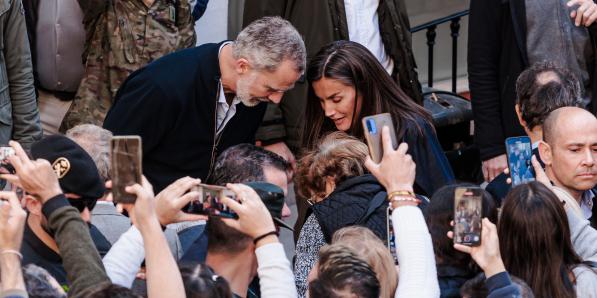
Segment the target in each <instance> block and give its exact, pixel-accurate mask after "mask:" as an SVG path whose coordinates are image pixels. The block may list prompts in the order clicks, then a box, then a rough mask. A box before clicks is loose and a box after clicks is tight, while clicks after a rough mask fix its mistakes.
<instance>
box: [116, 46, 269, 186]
mask: <svg viewBox="0 0 597 298" xmlns="http://www.w3.org/2000/svg"><path fill="white" fill-rule="evenodd" d="M220 45H221V43H220V44H205V45H202V46H199V47H196V48H192V49H187V50H182V51H179V52H176V53H173V54H169V55H166V56H164V57H162V58H160V59H158V60H156V61H154V62H152V63H150V64H149V65H147V66H145V67H144V68H141V69H139V70H137V71H135V72H133V73H132V74H131V75H130V76H129V77H128V78H127V80H126V81H125V82H124V83H123V84H122V86H121V87H120V89H119V90H118V93H117V94H116V99H115V102H114V105H112V108H111V109H110V111H109V112H108V114H107V116H106V119H105V121H104V127H105V128H106V129H108V130H110V131H112V132H113V133H114V135H139V136H141V137H142V140H143V173H144V174H145V176H146V177H147V179H148V180H149V182H151V183H152V184H153V187H154V189H155V191H156V193H157V192H159V191H160V190H162V189H164V188H165V187H166V186H168V185H169V184H171V183H172V182H174V181H175V180H177V179H178V178H181V177H184V176H191V177H194V178H201V180H203V181H205V180H206V179H207V177H208V176H209V173H210V172H211V170H212V166H213V163H214V161H215V158H216V157H217V156H218V154H219V153H220V152H222V151H224V150H225V149H226V148H228V147H231V146H234V145H237V144H240V143H253V142H254V138H255V131H256V130H257V127H259V125H260V123H261V119H262V118H263V114H264V113H265V108H266V104H265V103H261V104H259V105H257V106H256V107H254V108H249V107H246V106H244V105H243V104H242V103H241V104H238V105H237V106H236V114H235V115H234V117H232V119H230V121H229V122H228V123H227V124H226V127H225V128H224V130H223V132H222V133H221V134H220V136H219V138H216V107H217V104H216V103H217V101H218V94H219V79H220V67H219V48H220Z"/></svg>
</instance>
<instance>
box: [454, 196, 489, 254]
mask: <svg viewBox="0 0 597 298" xmlns="http://www.w3.org/2000/svg"><path fill="white" fill-rule="evenodd" d="M482 204H483V199H482V190H481V189H480V188H472V187H458V188H456V189H455V190H454V243H458V244H463V245H468V246H478V245H480V244H481V216H482V210H483V209H482Z"/></svg>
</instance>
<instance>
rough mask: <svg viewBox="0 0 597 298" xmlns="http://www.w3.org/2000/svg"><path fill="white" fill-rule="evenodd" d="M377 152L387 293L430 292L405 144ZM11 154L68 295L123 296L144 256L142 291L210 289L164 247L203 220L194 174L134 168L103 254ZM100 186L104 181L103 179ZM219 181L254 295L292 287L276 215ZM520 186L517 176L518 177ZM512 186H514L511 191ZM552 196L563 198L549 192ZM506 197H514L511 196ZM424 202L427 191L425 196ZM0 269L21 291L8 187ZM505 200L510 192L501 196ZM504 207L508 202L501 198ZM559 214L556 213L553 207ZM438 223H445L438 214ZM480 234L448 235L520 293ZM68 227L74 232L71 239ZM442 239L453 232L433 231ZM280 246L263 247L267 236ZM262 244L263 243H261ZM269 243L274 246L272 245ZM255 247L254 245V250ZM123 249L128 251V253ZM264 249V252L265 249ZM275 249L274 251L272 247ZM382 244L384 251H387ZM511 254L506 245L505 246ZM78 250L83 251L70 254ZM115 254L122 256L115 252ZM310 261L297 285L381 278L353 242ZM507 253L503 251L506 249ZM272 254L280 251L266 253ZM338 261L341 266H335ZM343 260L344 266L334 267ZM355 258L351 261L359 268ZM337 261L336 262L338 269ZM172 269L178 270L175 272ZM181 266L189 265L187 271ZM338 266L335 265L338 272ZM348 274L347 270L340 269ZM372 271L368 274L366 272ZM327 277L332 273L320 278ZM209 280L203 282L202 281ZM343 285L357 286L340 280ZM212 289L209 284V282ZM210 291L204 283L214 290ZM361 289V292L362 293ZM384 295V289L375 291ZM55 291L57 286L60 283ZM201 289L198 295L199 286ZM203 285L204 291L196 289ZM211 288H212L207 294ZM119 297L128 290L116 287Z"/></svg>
mask: <svg viewBox="0 0 597 298" xmlns="http://www.w3.org/2000/svg"><path fill="white" fill-rule="evenodd" d="M382 142H383V149H384V155H383V158H382V160H381V162H380V163H379V164H378V163H375V162H373V161H372V160H371V159H370V158H369V157H367V158H366V160H365V162H364V165H365V167H366V168H367V169H368V170H369V172H370V173H371V174H372V175H373V176H375V177H376V179H377V180H378V181H379V183H380V184H381V185H382V186H383V187H384V188H385V189H386V191H387V193H389V194H392V193H396V194H397V195H393V196H390V201H389V204H388V205H389V208H390V209H391V215H390V217H391V220H392V228H393V235H392V236H393V237H394V238H395V243H397V247H396V258H397V263H398V264H399V265H398V266H397V267H396V268H395V269H396V270H397V274H398V279H397V280H398V284H397V286H396V288H395V289H392V290H390V292H391V293H390V294H389V295H390V296H393V297H438V296H439V295H440V282H439V280H438V272H437V268H438V265H439V263H438V260H439V259H438V258H437V257H436V254H437V252H436V251H435V250H434V249H436V247H434V241H433V240H432V236H431V233H430V231H429V228H428V221H426V218H425V216H424V214H423V212H422V211H421V209H420V208H419V206H418V205H419V204H420V203H421V200H420V199H418V198H417V197H415V196H412V195H410V193H412V192H413V184H414V181H415V173H416V165H415V163H414V161H413V158H412V157H411V156H410V155H409V154H408V153H407V152H408V146H407V145H406V144H404V143H403V144H400V145H399V146H398V148H397V149H394V148H392V144H391V140H390V137H389V130H388V129H387V128H385V127H384V128H383V129H382ZM10 146H11V147H12V148H14V150H15V153H16V154H15V155H14V156H11V157H9V161H10V163H11V165H12V166H13V167H14V170H15V171H14V173H13V174H2V176H1V178H2V179H5V180H7V181H8V182H10V185H12V186H13V187H15V188H20V189H22V191H23V193H24V195H25V196H32V197H34V198H35V199H36V200H38V201H39V202H40V203H41V204H42V205H43V207H42V211H43V213H44V215H45V216H46V218H47V220H48V222H47V225H46V227H47V229H48V230H49V232H50V233H52V235H53V237H54V239H56V243H57V245H58V249H59V250H60V254H61V257H62V259H63V264H64V268H65V270H66V272H67V275H68V280H69V282H70V287H69V289H68V295H69V296H72V297H104V296H102V295H106V293H108V291H112V290H114V288H117V289H119V290H120V291H125V292H126V293H128V294H129V295H130V297H137V296H135V294H134V293H133V292H132V291H131V290H130V288H131V286H132V284H133V281H134V280H135V277H136V276H137V275H138V273H139V270H140V268H141V265H142V263H143V261H145V270H144V275H145V279H146V283H147V296H148V297H152V298H153V297H210V296H209V295H210V294H205V293H207V292H204V293H203V294H197V292H192V290H189V284H188V282H187V280H186V279H185V273H184V272H187V271H185V270H186V269H184V268H179V265H178V264H177V260H176V259H175V258H174V256H173V255H172V253H171V251H170V249H169V247H168V243H167V240H166V237H165V235H164V228H165V226H167V225H170V224H173V223H180V222H186V221H201V220H209V217H207V216H205V215H197V214H189V213H185V212H183V211H181V209H182V208H183V206H185V205H186V204H188V203H189V202H190V201H191V200H193V199H194V198H196V197H197V196H198V193H197V192H195V191H189V190H190V189H192V188H193V187H194V186H197V185H198V184H199V183H201V181H200V180H199V179H192V178H188V177H185V178H181V179H179V180H178V181H176V182H174V183H173V184H171V185H170V186H168V187H167V188H165V189H164V190H163V191H162V192H160V193H159V194H158V195H155V194H154V192H153V189H152V186H151V185H150V184H149V182H148V181H147V180H146V179H145V178H143V182H142V184H135V185H131V186H128V187H127V188H126V191H127V192H129V193H131V194H133V195H134V196H135V197H136V200H135V202H134V203H133V204H119V205H118V206H117V207H118V209H120V210H121V211H125V210H126V212H127V213H128V216H129V217H130V218H131V222H132V224H133V226H132V227H131V228H130V229H129V231H127V232H126V233H125V234H123V235H122V236H121V237H120V239H119V240H118V241H117V242H116V243H115V244H114V245H113V247H112V249H111V250H110V251H109V252H108V254H107V255H106V256H105V257H104V258H103V260H102V259H101V258H100V256H99V255H98V253H97V251H96V248H95V246H94V244H93V243H92V240H91V237H90V235H89V232H88V230H87V229H86V225H87V224H86V223H84V222H83V220H82V219H81V217H80V216H79V211H77V209H76V208H74V207H71V206H70V205H69V203H68V201H67V200H66V197H65V194H64V193H63V191H62V190H61V188H60V184H59V182H58V177H57V176H56V173H55V171H54V169H53V168H52V165H51V164H50V163H49V162H48V161H46V160H43V159H38V160H31V159H30V158H29V157H28V155H27V154H26V153H25V151H24V150H23V149H22V148H21V146H20V145H19V144H18V143H16V142H11V143H10ZM532 163H533V166H534V168H535V172H536V180H537V181H538V182H534V183H533V184H531V185H530V186H528V187H529V188H530V189H539V190H541V189H552V188H553V187H552V185H551V183H550V181H549V179H548V178H547V176H546V175H545V173H544V171H543V169H542V167H541V165H540V164H539V163H538V162H537V160H536V159H535V158H533V160H532ZM106 187H107V188H108V189H110V187H111V182H110V181H108V182H107V183H106ZM226 187H227V188H228V189H230V190H231V191H233V192H234V193H235V194H236V199H232V198H223V199H222V201H221V203H223V204H224V205H226V206H227V207H228V208H230V209H231V210H233V211H234V212H235V213H236V214H237V215H238V219H225V220H223V222H224V223H225V224H226V225H227V226H228V227H230V228H233V229H235V230H237V231H239V232H241V233H243V234H244V235H246V236H248V237H249V238H251V239H253V242H254V249H255V253H256V254H257V266H258V268H257V272H258V276H259V278H260V288H261V296H262V297H296V296H297V292H296V289H295V280H294V276H293V273H292V271H291V270H290V262H288V260H287V259H286V257H285V256H284V254H283V251H282V249H281V244H280V243H279V240H278V238H277V233H276V225H275V223H274V220H273V219H272V216H271V215H270V211H268V208H267V207H266V206H265V205H264V203H263V202H262V199H261V198H260V197H259V195H258V194H257V193H256V192H255V191H254V190H253V189H252V188H251V187H249V186H247V185H244V184H227V185H226ZM525 187H526V186H525ZM513 193H516V189H515V191H513ZM556 194H557V195H558V202H559V201H565V198H562V195H561V194H558V192H556ZM510 201H515V199H511V200H510ZM433 203H434V202H433V201H432V202H431V204H433ZM0 204H1V205H0V274H1V276H0V278H1V289H2V295H4V296H5V297H8V296H10V297H27V295H28V294H27V291H28V289H27V287H26V283H25V282H24V279H23V273H22V272H23V271H22V267H21V259H22V255H21V253H20V248H21V242H22V239H23V231H24V227H25V224H26V220H27V214H26V212H25V210H23V208H22V207H21V202H20V198H18V197H17V193H16V192H14V191H3V192H0ZM508 204H510V202H509V203H508ZM505 209H506V210H505V211H504V212H506V213H507V212H508V210H507V209H508V207H506V208H505ZM566 212H567V213H566V214H567V217H568V218H567V219H566V221H567V222H568V224H569V233H570V239H569V241H571V243H572V245H574V248H575V249H576V253H577V254H578V255H579V258H582V260H590V259H592V258H594V257H595V256H597V249H593V248H591V247H590V246H587V245H585V244H586V243H588V242H591V241H594V240H595V239H596V238H597V235H596V233H595V230H594V229H592V228H591V227H590V226H589V225H588V224H587V222H586V221H584V220H582V219H579V218H578V217H576V216H575V215H574V213H573V212H571V211H570V210H568V209H566ZM562 214H565V213H564V211H562ZM445 224H446V225H454V223H453V222H447V223H445ZM481 225H482V231H481V241H480V243H479V245H478V246H467V245H462V244H453V249H454V250H457V251H459V252H462V253H465V254H468V255H470V257H471V258H472V260H473V261H474V262H475V263H476V264H477V265H478V266H479V268H480V269H481V270H482V271H483V273H484V277H483V280H484V284H485V287H486V289H487V290H488V293H487V295H488V297H526V296H525V295H523V292H524V291H522V290H521V288H520V286H518V285H515V284H513V282H512V280H511V278H510V275H509V273H508V271H507V266H506V264H507V260H506V259H504V258H503V255H502V254H501V253H500V239H499V236H498V235H500V236H508V235H509V234H508V231H501V230H499V228H498V227H497V226H496V223H492V222H491V221H490V220H489V219H488V218H483V219H482V223H481ZM73 237H75V238H76V239H77V241H73ZM442 237H444V238H445V239H452V238H453V237H454V234H453V232H451V231H450V232H448V233H447V234H446V235H444V236H442ZM276 245H277V246H279V247H280V250H279V251H278V250H271V248H272V246H276ZM268 248H269V249H268ZM276 248H277V247H276ZM260 251H261V253H259V252H260ZM129 252H131V253H130V254H129ZM266 252H267V253H266ZM280 252H281V253H280ZM388 253H389V251H386V252H385V254H388ZM510 254H512V252H510ZM81 255H85V256H86V257H85V258H80V257H78V256H81ZM122 255H126V256H127V257H126V258H125V259H124V260H123V259H122ZM320 257H321V259H320V261H319V263H318V264H316V265H315V266H314V267H313V269H312V270H311V273H310V274H309V285H313V287H309V290H308V293H307V295H310V296H311V297H316V296H317V295H322V294H325V293H326V290H325V289H326V287H328V288H332V289H335V290H341V289H340V288H334V287H338V285H344V286H346V287H349V288H350V287H358V286H355V284H351V283H350V282H347V280H346V279H344V280H343V281H344V282H345V283H344V284H343V283H342V278H346V276H348V277H350V278H352V279H350V278H349V279H348V280H353V281H354V278H355V277H356V276H362V279H360V282H357V283H356V284H359V283H361V284H362V286H363V287H364V286H370V287H372V288H375V289H377V290H372V291H371V292H367V291H365V292H363V293H365V294H363V295H360V294H359V295H357V296H358V297H370V296H368V295H369V294H371V293H374V294H373V296H371V297H379V296H380V293H381V292H380V288H383V285H381V284H380V282H381V281H383V280H385V278H387V276H384V275H383V274H381V273H380V272H379V270H381V269H379V268H378V267H376V266H375V265H374V262H372V263H368V262H366V261H365V262H364V261H363V260H362V259H361V258H363V256H360V255H358V254H357V253H356V252H355V250H354V248H351V247H350V245H347V243H342V241H338V243H336V242H332V243H331V244H329V245H328V246H326V247H325V248H322V249H321V251H320ZM507 257H508V258H507V259H508V260H512V256H511V255H508V256H507ZM273 259H283V262H281V263H280V262H275V261H274V260H273ZM343 266H344V267H343ZM342 268H349V269H346V270H348V271H346V270H344V269H342ZM359 268H360V269H359ZM343 270H344V271H343ZM181 272H183V273H182V274H181ZM191 273H197V276H199V277H200V278H204V279H206V280H207V281H206V282H208V281H209V282H210V283H211V282H213V283H214V286H213V287H215V283H216V281H217V282H218V283H220V285H222V286H220V287H219V289H220V292H218V293H220V294H219V295H222V296H218V297H226V296H229V295H230V294H231V290H230V288H229V287H228V285H227V283H226V281H225V280H223V279H222V277H220V276H217V275H215V274H213V272H211V271H210V269H209V268H208V267H206V266H205V265H198V266H197V267H195V269H192V270H191ZM186 274H189V273H188V272H187V273H186ZM343 274H344V275H345V276H344V277H343ZM350 274H353V275H352V276H350ZM371 274H373V275H371ZM330 280H331V281H332V282H330ZM212 290H213V289H212ZM349 290H351V291H352V292H353V293H356V292H358V289H355V288H352V289H349ZM216 292H217V291H216ZM216 292H214V293H216ZM367 293H369V294H367ZM384 293H385V294H384V295H388V294H387V293H386V292H384ZM63 295H64V293H63ZM201 295H203V296H201ZM205 295H207V296H205ZM212 295H213V294H212ZM126 297H129V296H126Z"/></svg>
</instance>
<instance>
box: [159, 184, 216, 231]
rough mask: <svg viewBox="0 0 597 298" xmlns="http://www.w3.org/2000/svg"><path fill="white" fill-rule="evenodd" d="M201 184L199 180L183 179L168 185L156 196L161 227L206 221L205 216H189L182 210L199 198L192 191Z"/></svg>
mask: <svg viewBox="0 0 597 298" xmlns="http://www.w3.org/2000/svg"><path fill="white" fill-rule="evenodd" d="M200 184H201V179H194V178H191V177H183V178H180V179H178V180H176V181H175V182H174V183H172V184H170V185H168V187H166V188H165V189H164V190H162V191H161V192H160V193H159V194H158V195H157V196H156V213H157V215H158V219H159V221H160V223H161V224H162V225H163V226H166V225H169V224H171V223H178V222H183V221H197V220H207V216H205V215H197V214H189V213H185V212H183V210H182V209H183V208H184V207H185V206H187V205H188V204H189V203H190V202H191V201H193V200H197V199H198V198H199V193H197V192H194V191H192V189H193V188H195V187H196V186H198V185H200Z"/></svg>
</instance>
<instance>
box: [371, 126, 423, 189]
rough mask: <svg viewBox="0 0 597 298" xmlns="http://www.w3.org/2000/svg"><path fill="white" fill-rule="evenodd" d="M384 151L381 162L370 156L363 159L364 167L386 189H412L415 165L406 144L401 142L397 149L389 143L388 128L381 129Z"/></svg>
mask: <svg viewBox="0 0 597 298" xmlns="http://www.w3.org/2000/svg"><path fill="white" fill-rule="evenodd" d="M381 135H382V141H383V147H384V153H383V158H382V161H381V163H376V162H375V161H373V160H372V159H371V158H368V159H367V160H366V161H365V167H366V168H367V169H368V170H369V172H371V174H373V176H375V178H377V180H378V181H379V183H381V184H382V185H383V186H384V187H385V188H386V191H387V192H388V193H389V192H392V191H399V190H406V191H412V190H413V184H414V182H415V176H416V165H415V163H414V161H413V159H412V157H411V156H410V155H409V154H408V153H407V152H408V144H406V143H402V144H400V146H399V147H398V150H394V149H393V147H392V143H391V135H390V129H389V128H388V127H384V128H383V129H382V133H381Z"/></svg>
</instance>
